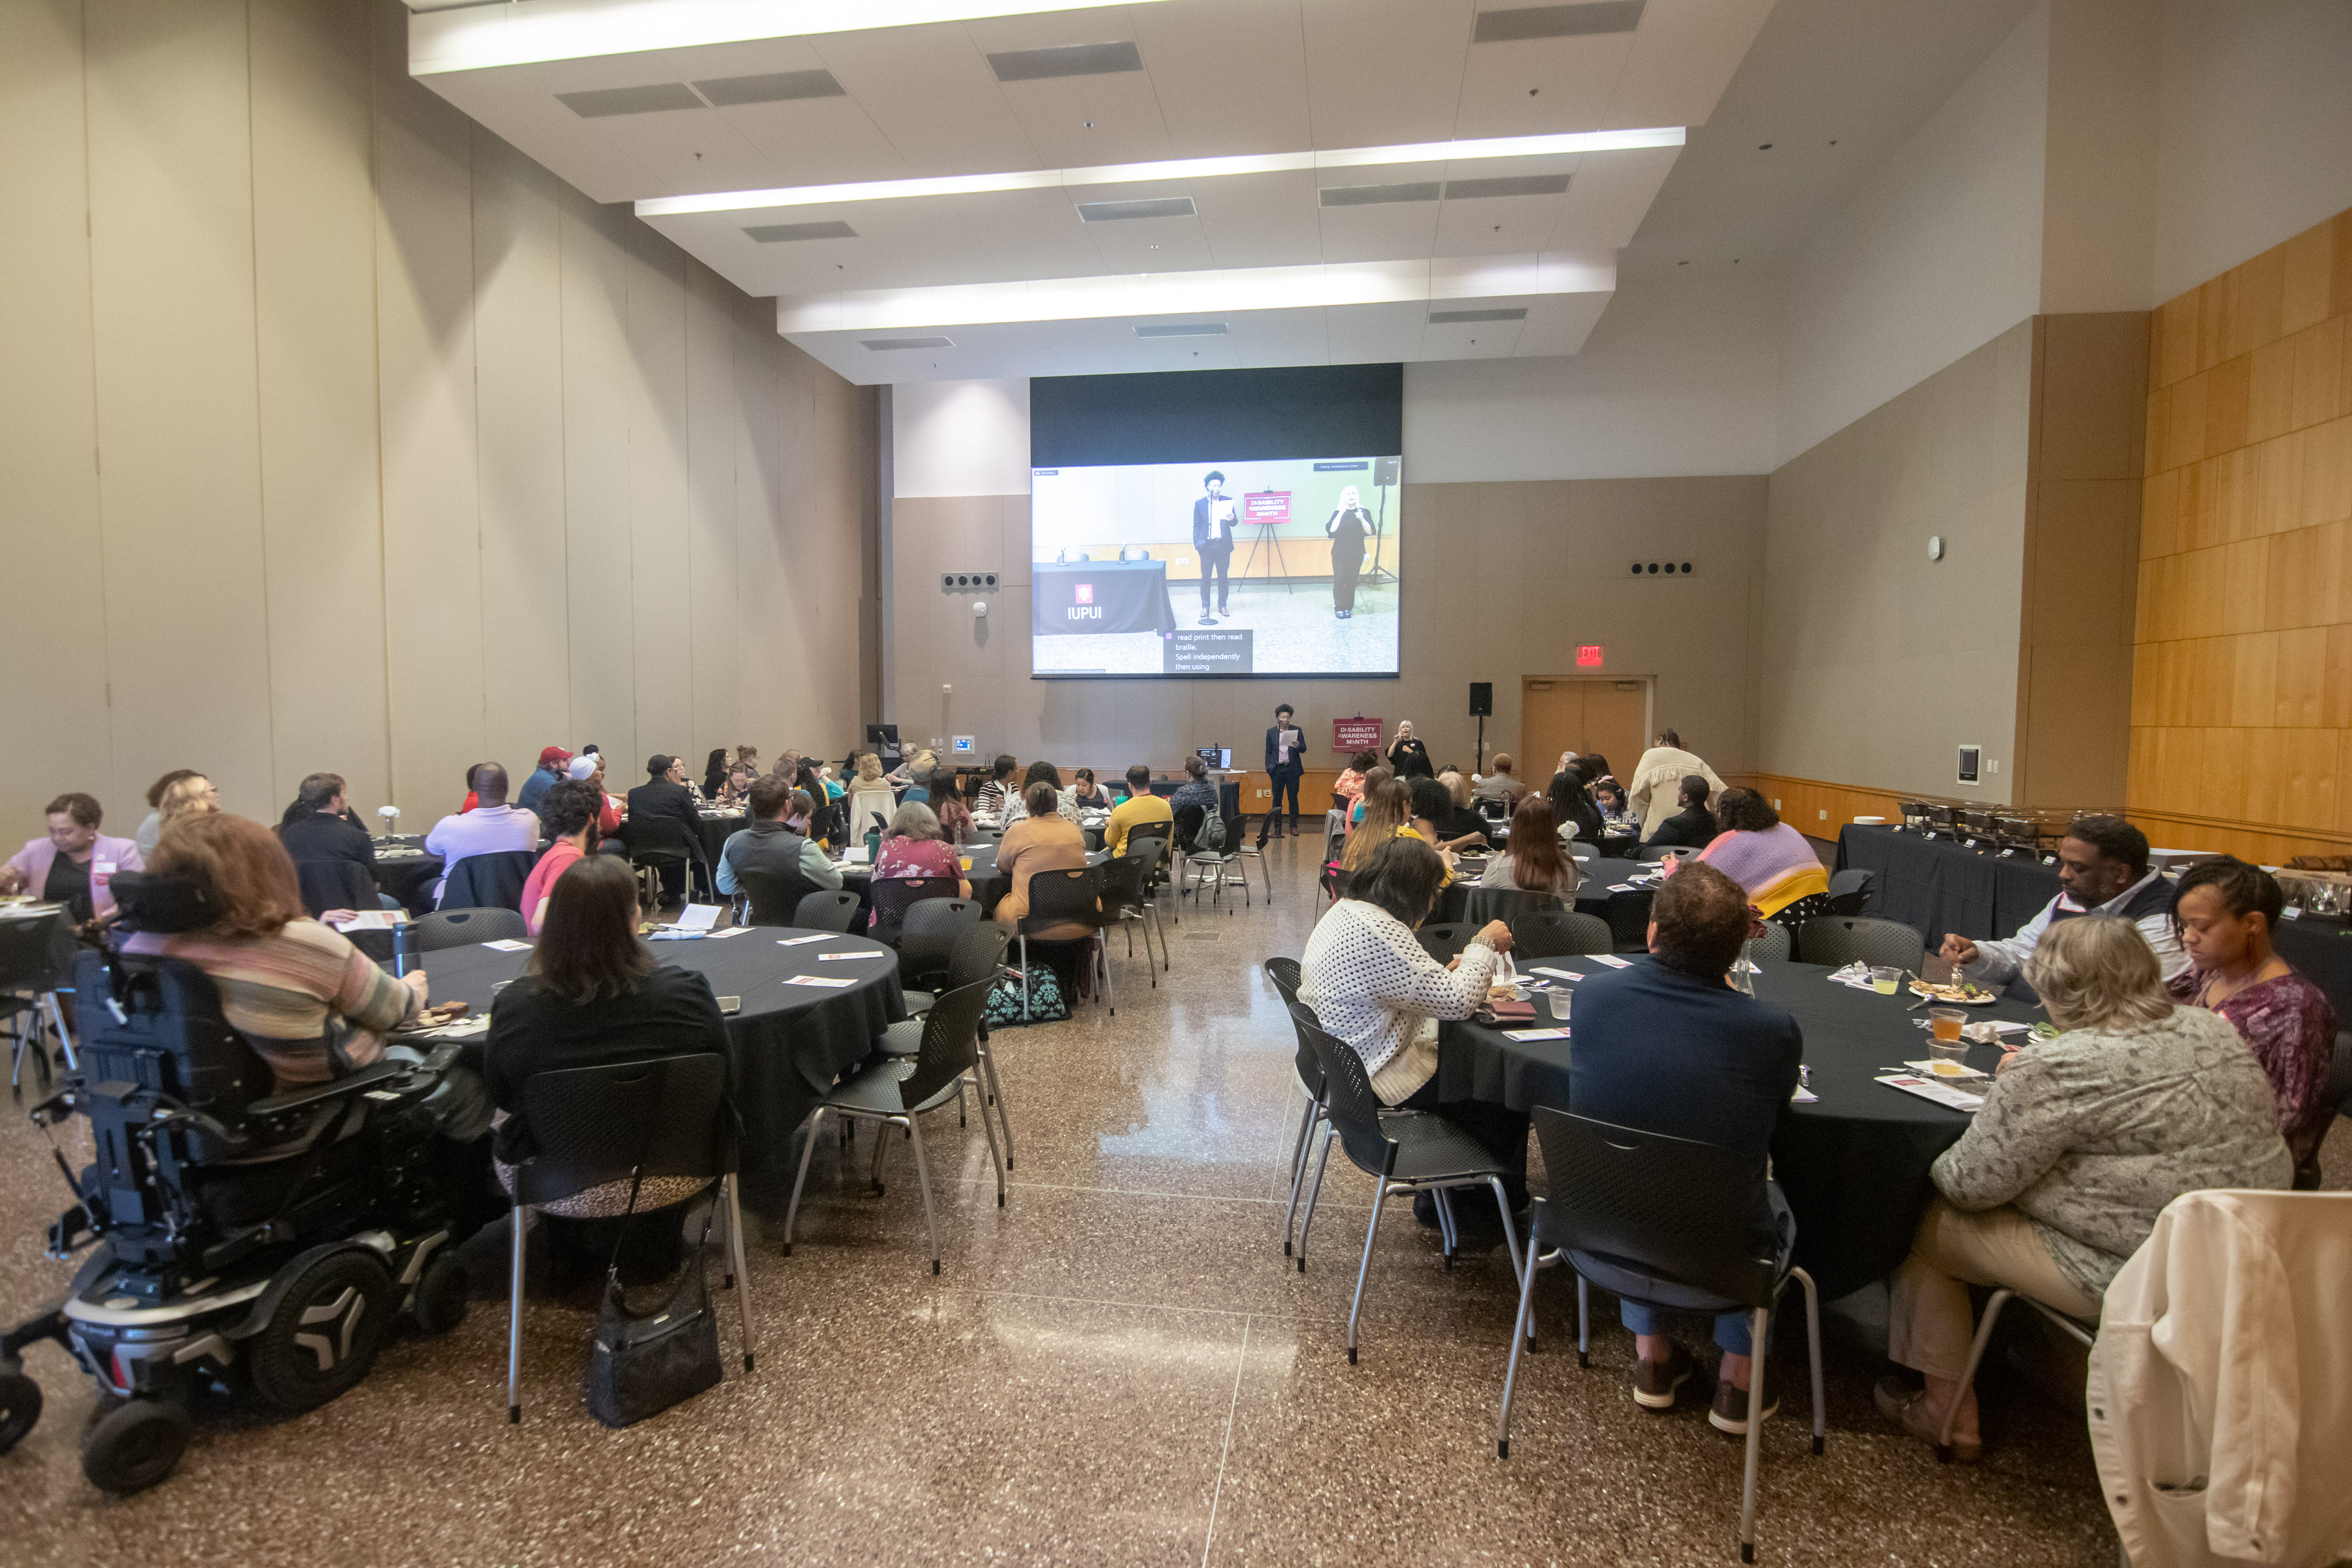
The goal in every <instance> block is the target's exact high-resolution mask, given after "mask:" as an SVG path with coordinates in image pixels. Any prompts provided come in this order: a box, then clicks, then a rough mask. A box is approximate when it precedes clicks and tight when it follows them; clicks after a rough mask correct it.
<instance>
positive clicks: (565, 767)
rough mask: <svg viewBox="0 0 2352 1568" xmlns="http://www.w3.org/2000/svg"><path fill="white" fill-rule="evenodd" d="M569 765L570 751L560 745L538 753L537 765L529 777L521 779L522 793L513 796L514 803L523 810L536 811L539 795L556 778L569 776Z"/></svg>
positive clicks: (570, 763) (542, 793) (545, 790)
mask: <svg viewBox="0 0 2352 1568" xmlns="http://www.w3.org/2000/svg"><path fill="white" fill-rule="evenodd" d="M571 767H572V753H571V752H567V751H565V750H564V749H563V748H562V747H561V746H550V747H548V748H547V749H546V750H545V751H543V752H540V753H539V766H538V767H537V768H536V769H534V770H532V773H531V775H530V777H529V778H527V779H525V780H523V781H522V794H521V795H518V796H516V797H515V804H516V805H519V806H520V807H522V808H523V810H525V811H529V812H536V811H538V810H539V802H540V797H541V795H545V794H546V793H547V790H548V786H549V785H551V784H554V783H555V782H556V781H557V780H559V779H565V778H570V777H571V776H572V774H571V772H570V770H571Z"/></svg>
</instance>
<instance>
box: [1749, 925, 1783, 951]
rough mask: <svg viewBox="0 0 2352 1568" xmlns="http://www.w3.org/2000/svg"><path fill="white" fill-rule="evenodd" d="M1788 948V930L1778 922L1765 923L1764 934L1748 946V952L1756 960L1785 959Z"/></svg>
mask: <svg viewBox="0 0 2352 1568" xmlns="http://www.w3.org/2000/svg"><path fill="white" fill-rule="evenodd" d="M1789 947H1790V942H1789V928H1788V927H1787V926H1784V925H1782V924H1781V923H1780V921H1765V922H1764V934H1763V935H1762V936H1759V937H1758V938H1757V939H1756V940H1755V941H1754V942H1753V943H1751V944H1750V947H1749V951H1750V952H1753V953H1754V954H1755V956H1756V957H1758V958H1786V957H1788V956H1789Z"/></svg>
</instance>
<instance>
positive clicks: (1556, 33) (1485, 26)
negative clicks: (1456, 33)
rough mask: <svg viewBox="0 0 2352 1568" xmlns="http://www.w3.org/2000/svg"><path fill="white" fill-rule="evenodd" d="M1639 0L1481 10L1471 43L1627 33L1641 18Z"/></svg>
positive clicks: (1638, 23)
mask: <svg viewBox="0 0 2352 1568" xmlns="http://www.w3.org/2000/svg"><path fill="white" fill-rule="evenodd" d="M1642 5H1643V0H1583V3H1582V4H1580V5H1520V6H1514V7H1511V8H1509V9H1507V10H1506V9H1497V10H1493V11H1481V12H1479V13H1478V21H1477V24H1476V26H1475V27H1473V28H1472V30H1471V33H1470V41H1471V42H1472V43H1474V44H1516V43H1525V42H1527V41H1528V40H1529V39H1532V38H1584V37H1594V36H1595V35H1599V34H1607V33H1630V32H1632V31H1633V29H1634V28H1635V27H1637V26H1640V25H1641V22H1642Z"/></svg>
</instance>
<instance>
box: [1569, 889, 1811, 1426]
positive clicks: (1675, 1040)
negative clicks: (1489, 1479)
mask: <svg viewBox="0 0 2352 1568" xmlns="http://www.w3.org/2000/svg"><path fill="white" fill-rule="evenodd" d="M1650 921H1651V924H1650V952H1651V956H1652V959H1653V962H1651V963H1644V964H1637V965H1635V966H1634V967H1633V968H1631V969H1622V970H1618V971H1616V972H1614V973H1610V974H1604V975H1601V976H1600V977H1599V978H1597V979H1593V980H1589V981H1586V982H1585V983H1584V984H1581V985H1580V986H1578V987H1577V996H1576V1026H1575V1028H1576V1043H1575V1047H1574V1049H1573V1050H1572V1052H1571V1053H1570V1060H1569V1102H1570V1104H1571V1105H1573V1106H1574V1107H1575V1110H1576V1114H1577V1115H1579V1116H1586V1117H1591V1119H1593V1120H1594V1121H1607V1122H1613V1123H1614V1124H1616V1125H1617V1126H1620V1127H1632V1128H1635V1129H1638V1130H1640V1131H1644V1132H1661V1133H1664V1134H1666V1135H1667V1136H1669V1137H1674V1138H1688V1139H1692V1140H1695V1141H1696V1142H1702V1143H1712V1144H1715V1145H1717V1146H1718V1147H1720V1148H1725V1149H1730V1150H1733V1151H1736V1152H1738V1153H1741V1154H1745V1155H1749V1156H1752V1157H1753V1158H1754V1159H1755V1160H1756V1162H1757V1163H1758V1164H1759V1165H1761V1164H1762V1163H1763V1162H1764V1159H1765V1157H1766V1155H1767V1154H1768V1153H1769V1150H1770V1147H1771V1142H1772V1131H1773V1129H1774V1128H1776V1127H1778V1126H1779V1125H1780V1118H1781V1117H1782V1116H1784V1115H1786V1114H1787V1113H1788V1108H1789V1100H1790V1096H1791V1095H1792V1094H1794V1093H1795V1092H1796V1089H1797V1067H1798V1063H1799V1062H1800V1061H1801V1059H1802V1058H1803V1056H1804V1037H1803V1036H1802V1035H1801V1033H1800V1032H1799V1031H1798V1028H1797V1021H1796V1020H1795V1019H1794V1018H1792V1017H1790V1016H1789V1015H1788V1013H1787V1012H1786V1011H1785V1010H1784V1009H1782V1008H1780V1007H1776V1006H1773V1005H1771V1004H1770V1003H1769V1002H1759V1001H1758V1000H1757V999H1756V998H1755V997H1753V996H1748V995H1746V994H1742V993H1740V992H1738V991H1735V990H1733V989H1732V988H1731V984H1730V982H1729V980H1728V979H1727V971H1728V970H1729V969H1730V968H1731V965H1732V963H1734V962H1735V961H1736V960H1738V957H1739V950H1740V945H1741V943H1743V942H1746V941H1747V940H1748V895H1747V894H1746V893H1745V892H1743V891H1741V890H1740V887H1739V884H1738V883H1737V882H1735V881H1733V880H1732V879H1730V878H1728V877H1727V876H1725V875H1724V874H1723V873H1722V872H1720V871H1718V870H1717V869H1716V868H1714V867H1712V866H1709V865H1706V864H1705V863H1704V862H1701V861H1696V860H1692V861H1685V862H1684V864H1683V867H1682V868H1681V869H1680V870H1678V871H1676V872H1675V874H1674V875H1673V876H1671V877H1669V878H1667V879H1666V881H1665V884H1664V886H1663V887H1661V888H1660V889H1658V896H1657V899H1656V900H1655V901H1654V902H1653V903H1652V905H1651V906H1650ZM1749 1219H1750V1224H1751V1226H1752V1228H1753V1230H1754V1232H1755V1234H1756V1237H1757V1246H1758V1247H1759V1248H1760V1249H1761V1254H1769V1253H1771V1252H1775V1251H1777V1250H1779V1246H1778V1244H1779V1242H1780V1241H1781V1240H1782V1239H1783V1238H1785V1237H1788V1236H1789V1235H1790V1233H1791V1232H1792V1231H1793V1228H1794V1226H1793V1222H1792V1221H1791V1219H1790V1214H1789V1207H1788V1204H1787V1201H1786V1200H1785V1199H1783V1198H1782V1197H1781V1195H1780V1188H1779V1187H1778V1186H1777V1185H1774V1186H1769V1187H1768V1188H1767V1189H1766V1191H1765V1194H1764V1200H1763V1201H1762V1202H1761V1203H1759V1205H1758V1212H1757V1213H1755V1214H1753V1215H1750V1216H1749ZM1761 1254H1759V1255H1761ZM1618 1311H1619V1313H1620V1315H1621V1316H1622V1319H1623V1321H1624V1324H1625V1326H1626V1327H1627V1328H1629V1329H1631V1330H1633V1346H1634V1352H1635V1354H1636V1355H1637V1356H1638V1357H1639V1358H1640V1359H1639V1360H1638V1361H1637V1362H1636V1363H1635V1364H1634V1367H1633V1400H1634V1403H1636V1404H1637V1405H1641V1406H1642V1408H1643V1409H1644V1410H1656V1411H1666V1410H1671V1409H1673V1408H1674V1406H1675V1391H1676V1390H1678V1389H1679V1388H1680V1387H1681V1386H1682V1385H1683V1384H1685V1383H1686V1382H1688V1381H1689V1380H1690V1377H1691V1374H1692V1373H1693V1372H1694V1371H1696V1363H1694V1362H1693V1361H1692V1359H1691V1354H1690V1352H1688V1351H1686V1350H1685V1349H1684V1348H1683V1347H1682V1346H1680V1345H1678V1344H1676V1343H1675V1342H1674V1341H1673V1340H1671V1339H1669V1338H1668V1337H1666V1335H1665V1334H1664V1332H1662V1331H1660V1328H1659V1325H1658V1322H1657V1312H1656V1310H1655V1309H1654V1308H1651V1307H1648V1306H1645V1305H1643V1304H1641V1303H1639V1302H1634V1301H1621V1302H1620V1303H1619V1306H1618ZM1748 1334H1749V1321H1748V1313H1746V1312H1744V1311H1739V1312H1726V1313H1724V1314H1722V1315H1721V1316H1719V1317H1717V1319H1716V1320H1715V1342H1716V1343H1717V1345H1719V1346H1721V1347H1722V1350H1723V1365H1722V1369H1721V1374H1720V1376H1719V1377H1718V1379H1717V1384H1716V1391H1715V1404H1714V1407H1713V1408H1712V1409H1710V1410H1709V1411H1708V1412H1707V1420H1708V1421H1709V1422H1711V1423H1713V1424H1714V1425H1715V1426H1717V1427H1718V1428H1720V1429H1721V1430H1723V1431H1726V1432H1734V1433H1740V1434H1745V1433H1746V1432H1747V1430H1748V1367H1749V1364H1750V1363H1749V1352H1750V1350H1751V1348H1752V1347H1751V1346H1750V1344H1749V1342H1748ZM1778 1408H1780V1402H1779V1401H1778V1400H1777V1399H1774V1400H1773V1401H1772V1404H1771V1405H1769V1407H1768V1408H1767V1409H1766V1410H1765V1412H1764V1414H1765V1415H1771V1414H1772V1412H1773V1411H1774V1410H1777V1409H1778Z"/></svg>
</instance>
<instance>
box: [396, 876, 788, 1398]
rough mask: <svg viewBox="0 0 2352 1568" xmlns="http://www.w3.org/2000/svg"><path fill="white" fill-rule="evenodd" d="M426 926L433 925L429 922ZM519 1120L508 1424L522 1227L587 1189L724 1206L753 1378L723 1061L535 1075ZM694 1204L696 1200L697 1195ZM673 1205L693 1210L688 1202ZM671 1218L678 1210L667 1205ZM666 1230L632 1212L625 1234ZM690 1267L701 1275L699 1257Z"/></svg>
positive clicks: (685, 1059) (515, 1379)
mask: <svg viewBox="0 0 2352 1568" xmlns="http://www.w3.org/2000/svg"><path fill="white" fill-rule="evenodd" d="M427 918H428V919H429V918H431V917H429V916H428V917H427ZM522 1102H523V1112H524V1114H525V1115H526V1116H527V1117H528V1118H529V1119H530V1135H531V1141H532V1142H535V1143H536V1144H538V1146H539V1152H538V1153H537V1154H535V1155H533V1156H532V1157H531V1158H530V1159H528V1160H526V1161H524V1162H523V1163H521V1164H520V1165H518V1166H516V1167H515V1168H514V1215H513V1223H514V1244H513V1264H512V1268H511V1272H510V1274H509V1279H508V1285H507V1288H508V1291H509V1301H510V1303H511V1305H510V1307H509V1320H508V1326H507V1419H508V1420H509V1422H515V1421H520V1420H521V1419H522V1396H521V1392H520V1387H521V1377H522V1281H523V1247H524V1242H525V1240H526V1239H527V1236H528V1232H529V1228H530V1227H529V1226H528V1225H527V1223H526V1217H527V1215H529V1213H530V1210H531V1209H533V1208H535V1207H541V1206H544V1205H549V1204H554V1203H561V1202H562V1200H564V1199H565V1198H569V1197H573V1196H576V1195H578V1194H581V1193H584V1192H586V1191H588V1190H589V1189H590V1188H592V1187H601V1186H604V1185H606V1184H611V1183H614V1182H627V1181H629V1180H630V1179H631V1177H632V1176H633V1175H635V1176H637V1177H641V1178H644V1179H646V1180H650V1179H652V1178H654V1177H656V1176H683V1177H687V1178H689V1179H702V1180H707V1181H712V1182H716V1183H718V1184H719V1192H718V1193H717V1194H714V1196H713V1200H712V1201H714V1202H717V1203H723V1204H725V1205H727V1206H726V1215H727V1247H728V1254H729V1257H730V1269H731V1272H730V1273H729V1274H728V1276H727V1285H728V1287H729V1288H730V1289H734V1288H738V1287H739V1286H740V1294H739V1295H738V1296H737V1298H736V1306H737V1308H738V1310H740V1312H741V1314H742V1319H743V1370H744V1371H745V1372H750V1371H751V1360H752V1342H751V1275H750V1273H749V1272H747V1271H746V1270H745V1268H744V1266H743V1213H742V1210H741V1208H740V1207H739V1206H738V1205H737V1203H736V1197H735V1183H734V1181H733V1180H732V1179H731V1178H732V1177H733V1176H734V1173H735V1171H736V1168H737V1152H738V1144H739V1142H740V1140H739V1139H738V1137H737V1135H736V1124H735V1110H734V1107H733V1106H732V1105H731V1104H730V1103H729V1101H728V1099H727V1058H724V1057H721V1056H719V1055H717V1054H716V1053H712V1052H704V1053H700V1054H698V1055H695V1056H682V1057H656V1058H653V1059H652V1060H650V1061H642V1062H611V1063H606V1064H605V1065H604V1066H601V1067H589V1068H562V1069H560V1070H557V1071H553V1072H539V1073H533V1074H532V1075H531V1076H530V1078H528V1079H524V1080H523V1086H522ZM698 1195H699V1194H698ZM680 1201H681V1202H691V1201H693V1200H692V1199H691V1198H688V1199H682V1200H680ZM669 1206H670V1207H672V1208H675V1207H676V1206H677V1205H675V1204H673V1205H669ZM645 1222H650V1223H652V1224H656V1225H660V1224H666V1223H673V1222H672V1221H670V1220H668V1219H666V1218H665V1217H664V1211H663V1210H661V1209H654V1210H650V1211H648V1210H646V1209H645V1208H642V1207H640V1208H639V1209H638V1211H637V1214H636V1216H635V1218H633V1219H632V1220H631V1222H630V1223H631V1224H638V1223H645ZM688 1267H689V1268H701V1267H703V1260H702V1255H701V1253H700V1252H699V1250H698V1251H697V1252H696V1254H695V1255H694V1257H693V1258H690V1259H689V1260H688Z"/></svg>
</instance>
